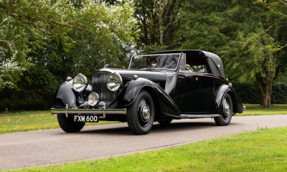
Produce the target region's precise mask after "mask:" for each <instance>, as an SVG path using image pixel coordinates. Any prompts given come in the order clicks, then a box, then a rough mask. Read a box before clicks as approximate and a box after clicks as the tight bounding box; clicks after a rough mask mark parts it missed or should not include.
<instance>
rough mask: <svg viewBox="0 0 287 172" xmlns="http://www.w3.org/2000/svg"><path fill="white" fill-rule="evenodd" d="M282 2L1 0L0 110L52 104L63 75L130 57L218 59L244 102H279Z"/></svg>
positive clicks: (286, 10)
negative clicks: (170, 54) (194, 53)
mask: <svg viewBox="0 0 287 172" xmlns="http://www.w3.org/2000/svg"><path fill="white" fill-rule="evenodd" d="M286 2H287V0H270V1H261V0H246V1H241V0H232V1H230V0H1V1H0V102H1V103H0V111H4V110H5V109H6V108H8V109H9V110H36V109H38V110H40V109H48V108H50V107H51V106H52V105H53V101H54V94H55V91H56V90H57V88H58V86H59V85H60V84H61V83H62V82H63V81H65V78H66V77H67V76H71V77H73V76H75V75H76V74H78V73H80V72H81V73H83V74H85V75H86V76H87V78H89V79H90V78H91V76H92V75H93V73H95V72H96V71H97V70H98V69H100V68H102V67H103V66H104V65H105V64H109V67H121V68H122V66H127V63H128V60H129V58H130V57H131V56H132V55H133V54H140V53H149V52H153V51H160V50H171V49H201V50H206V51H211V52H214V53H216V54H218V55H219V56H220V57H222V60H223V62H224V67H225V73H226V76H227V77H228V78H229V79H230V80H231V81H232V83H233V86H234V88H235V89H236V90H237V91H238V92H239V95H240V97H241V98H242V101H243V102H244V103H260V104H261V105H262V106H264V107H270V106H271V103H286V95H285V90H286V86H285V84H284V83H286V81H287V79H286V71H287V70H286V67H287V58H286V54H287V53H286V50H287V46H286V45H287V39H286V35H287V34H286V32H287V30H286V27H287V22H286V21H287V18H286V14H287V6H286Z"/></svg>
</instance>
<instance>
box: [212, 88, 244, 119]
mask: <svg viewBox="0 0 287 172" xmlns="http://www.w3.org/2000/svg"><path fill="white" fill-rule="evenodd" d="M226 93H228V94H229V95H230V96H231V98H232V105H233V113H234V114H236V113H242V112H243V105H242V102H241V100H240V98H239V96H238V94H237V93H236V92H235V90H234V89H233V88H232V87H230V86H228V85H226V84H224V85H222V86H220V87H219V88H218V89H217V90H216V93H215V98H214V101H213V102H214V103H213V113H214V114H222V109H221V108H220V107H221V106H222V101H223V97H224V95H225V94H226Z"/></svg>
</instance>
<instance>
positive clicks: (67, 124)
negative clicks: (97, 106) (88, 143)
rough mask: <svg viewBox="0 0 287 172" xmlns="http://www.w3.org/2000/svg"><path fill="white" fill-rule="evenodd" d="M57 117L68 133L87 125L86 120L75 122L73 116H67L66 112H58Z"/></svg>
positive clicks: (77, 130)
mask: <svg viewBox="0 0 287 172" xmlns="http://www.w3.org/2000/svg"><path fill="white" fill-rule="evenodd" d="M57 117H58V123H59V125H60V127H61V128H62V130H64V131H65V132H66V133H74V132H79V131H81V129H82V128H83V127H84V125H85V123H84V122H74V121H73V118H71V116H69V117H68V118H67V117H66V115H65V114H57Z"/></svg>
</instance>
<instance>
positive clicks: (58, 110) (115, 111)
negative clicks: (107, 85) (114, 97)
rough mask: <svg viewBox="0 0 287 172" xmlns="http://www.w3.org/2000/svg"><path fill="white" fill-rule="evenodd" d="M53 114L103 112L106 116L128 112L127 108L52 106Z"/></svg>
mask: <svg viewBox="0 0 287 172" xmlns="http://www.w3.org/2000/svg"><path fill="white" fill-rule="evenodd" d="M51 113H52V114H58V113H64V114H66V115H69V114H73V113H84V114H89V113H92V114H95V113H98V114H103V115H104V116H106V114H121V115H125V114H127V109H104V110H100V109H66V108H51Z"/></svg>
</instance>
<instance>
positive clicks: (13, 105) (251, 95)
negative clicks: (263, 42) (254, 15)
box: [0, 82, 287, 112]
mask: <svg viewBox="0 0 287 172" xmlns="http://www.w3.org/2000/svg"><path fill="white" fill-rule="evenodd" d="M232 85H233V88H234V89H235V91H236V92H237V93H238V95H239V97H240V99H241V101H242V103H249V104H259V103H260V93H259V90H258V89H257V88H256V85H255V84H253V83H249V82H246V83H240V82H233V83H232ZM51 97H52V96H51ZM0 102H1V103H0V112H1V111H5V110H6V108H7V109H8V110H9V111H10V110H13V111H14V110H48V109H50V108H51V106H52V103H51V102H53V100H47V99H44V98H40V97H39V98H35V97H34V98H33V97H32V96H31V94H23V93H22V94H21V92H17V91H12V90H7V89H5V90H4V91H2V92H0ZM271 102H272V104H287V84H286V83H277V84H274V85H273V92H272V95H271Z"/></svg>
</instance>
